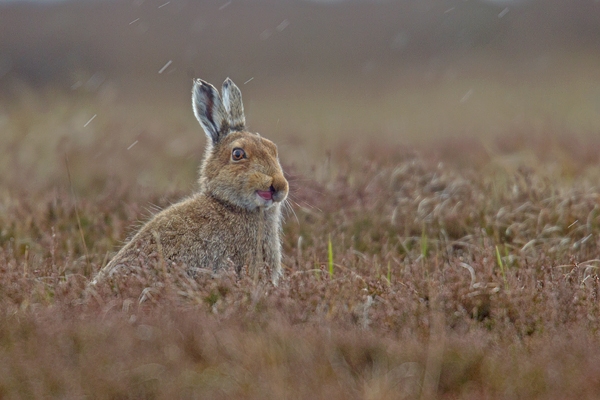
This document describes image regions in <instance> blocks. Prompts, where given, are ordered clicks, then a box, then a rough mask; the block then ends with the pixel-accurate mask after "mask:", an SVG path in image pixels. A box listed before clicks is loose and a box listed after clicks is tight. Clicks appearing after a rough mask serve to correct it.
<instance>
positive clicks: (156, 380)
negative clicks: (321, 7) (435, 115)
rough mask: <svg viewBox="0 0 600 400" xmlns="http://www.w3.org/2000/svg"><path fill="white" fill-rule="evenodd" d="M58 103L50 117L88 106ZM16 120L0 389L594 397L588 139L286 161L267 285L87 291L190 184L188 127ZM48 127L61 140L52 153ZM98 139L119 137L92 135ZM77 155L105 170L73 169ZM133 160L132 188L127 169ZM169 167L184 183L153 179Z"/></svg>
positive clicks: (594, 260)
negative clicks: (169, 130) (126, 243)
mask: <svg viewBox="0 0 600 400" xmlns="http://www.w3.org/2000/svg"><path fill="white" fill-rule="evenodd" d="M57 102H58V103H52V107H53V108H52V109H53V110H55V111H56V110H57V109H60V108H61V107H62V108H64V109H65V111H64V112H65V115H71V116H72V115H73V113H74V111H73V110H79V111H78V112H81V110H85V104H83V105H82V103H80V104H79V106H77V107H76V106H74V105H73V104H72V103H70V102H69V101H68V100H66V99H65V100H63V103H60V98H57ZM57 104H58V105H57ZM61 104H62V105H61ZM21 107H24V106H21ZM69 107H72V109H69ZM69 110H71V111H69ZM17 111H19V112H22V113H23V115H25V116H29V115H31V111H28V110H27V109H25V108H19V107H15V108H13V109H12V111H11V113H10V114H9V116H10V118H9V121H8V122H7V123H6V124H7V125H5V126H7V127H8V128H7V129H5V131H4V135H5V137H6V138H8V139H7V140H8V142H9V143H12V144H11V145H10V146H7V147H6V148H5V150H4V151H3V153H2V156H3V159H4V160H5V161H4V162H5V165H4V166H3V167H2V168H3V171H4V172H5V176H6V177H7V180H6V184H5V186H4V189H3V190H2V193H1V198H0V310H1V314H0V397H2V398H41V397H59V398H81V397H93V398H177V397H179V398H189V397H196V398H330V399H331V398H340V399H341V398H344V399H346V398H367V399H385V398H407V399H409V398H445V399H455V398H461V399H481V398H503V399H504V398H515V399H518V398H527V399H533V398H545V399H548V398H556V399H562V398H574V397H577V398H595V397H596V396H597V393H598V392H599V391H600V379H599V378H598V377H599V376H600V350H599V349H600V347H599V346H598V344H599V342H600V341H599V338H598V329H599V328H600V320H599V315H600V313H599V305H600V303H599V299H598V291H599V289H600V287H599V286H600V281H599V278H598V267H599V266H600V260H599V259H600V255H599V254H598V246H599V244H600V243H599V241H600V216H599V215H600V214H599V204H600V201H599V200H600V199H599V195H598V182H599V178H600V176H599V175H600V169H599V160H598V157H599V156H598V154H600V151H599V150H600V141H599V140H598V139H592V138H588V139H580V140H579V141H577V140H575V139H574V138H573V137H568V136H561V135H560V134H557V133H553V134H546V135H543V136H542V135H531V134H528V133H527V131H528V129H527V127H521V128H519V129H520V130H519V129H515V130H514V132H513V133H512V134H511V135H509V136H505V137H503V138H501V139H500V138H499V139H497V140H491V141H490V140H488V141H485V142H480V141H478V140H471V139H455V140H452V141H446V142H441V143H437V144H429V145H427V146H420V147H415V146H413V147H410V148H407V147H399V146H398V147H396V146H382V145H378V144H375V145H372V146H371V147H370V148H368V149H366V150H365V149H363V150H360V151H359V150H358V149H357V148H356V147H353V146H348V145H340V146H338V147H334V148H332V150H331V151H330V152H329V153H328V156H327V157H326V158H325V159H322V160H320V161H317V162H315V163H309V164H304V165H298V164H296V165H287V166H286V170H287V171H288V173H289V179H290V182H291V185H292V191H291V193H292V194H291V199H292V204H293V209H294V213H293V214H290V215H288V218H287V223H286V224H285V232H284V234H285V238H284V248H285V254H286V256H285V259H284V263H285V265H286V269H285V279H284V280H283V281H282V282H281V285H280V286H279V287H272V286H271V285H269V284H267V283H266V282H262V283H259V284H257V285H255V284H253V281H252V279H250V278H249V277H247V276H246V275H245V274H243V275H242V276H241V277H237V276H235V275H234V274H233V273H231V272H228V271H226V272H224V273H222V274H221V275H220V276H216V277H213V276H209V275H207V276H200V277H198V278H197V279H195V280H191V279H189V278H188V277H187V276H185V275H181V274H179V273H178V272H177V271H170V272H166V271H165V272H163V273H162V274H159V275H160V276H142V277H137V278H136V279H132V280H129V281H123V282H120V283H119V284H118V285H117V286H112V287H99V288H96V289H94V290H89V289H86V285H87V283H88V282H89V280H90V278H91V277H92V276H93V275H94V273H95V272H96V271H97V270H98V269H99V268H100V267H101V266H102V265H103V264H104V263H105V262H106V260H107V257H109V255H110V254H111V253H112V252H113V251H114V250H115V249H116V248H118V246H120V244H121V243H122V240H124V238H125V237H126V236H127V235H128V234H130V233H131V229H132V227H134V226H136V224H138V223H139V221H141V220H144V219H146V218H147V216H148V214H149V213H150V212H152V208H153V207H154V206H156V207H164V206H166V205H168V204H169V203H170V202H171V201H175V200H176V199H178V198H180V197H182V196H184V195H185V194H186V193H187V192H188V190H187V188H188V187H190V186H191V181H192V179H193V174H194V170H195V163H196V162H197V158H198V157H197V154H200V151H201V143H194V144H191V143H192V142H193V141H195V140H196V139H197V137H198V136H197V132H195V133H193V134H192V133H190V132H188V129H191V128H188V127H187V126H186V125H180V126H179V127H177V125H176V124H175V125H172V124H171V125H170V126H171V127H172V126H176V128H175V131H177V132H179V133H178V135H179V134H180V135H181V136H186V135H187V136H191V137H192V138H191V139H189V140H190V143H179V144H178V145H177V146H176V145H174V144H172V143H171V147H169V146H168V145H169V143H170V141H171V137H169V136H160V133H161V131H162V130H163V129H164V127H163V126H161V125H155V124H154V121H146V123H145V124H142V125H136V124H134V123H133V122H132V121H133V119H132V118H133V117H132V116H131V115H124V114H123V115H121V114H120V113H119V111H114V112H113V113H112V114H111V115H110V117H105V116H103V119H102V120H98V121H96V122H99V121H103V122H102V124H101V125H100V128H95V129H96V130H92V131H91V132H92V133H90V131H83V130H81V128H80V125H81V126H82V124H79V123H77V124H76V125H74V126H73V127H71V128H69V127H66V128H65V125H64V123H63V122H61V121H60V115H58V114H57V113H55V112H53V113H47V114H45V116H43V118H42V117H40V118H41V121H44V123H43V124H42V125H36V123H35V122H31V120H30V119H28V118H29V117H19V114H18V112H17ZM77 115H78V114H77ZM165 115H166V113H165ZM52 118H58V122H56V123H55V125H54V127H53V128H52V129H50V132H51V133H48V135H47V136H45V137H38V136H36V135H35V131H32V129H33V128H32V127H36V126H37V128H36V129H38V130H39V131H40V132H42V131H44V129H45V132H49V130H48V129H49V128H48V127H49V124H50V126H52ZM77 118H79V119H81V121H83V123H85V121H84V120H85V119H86V118H87V119H89V118H88V117H87V116H85V117H84V116H83V115H81V116H80V117H77ZM173 119H174V120H176V119H177V118H176V117H173ZM78 121H79V120H78ZM170 122H172V121H169V120H166V121H165V122H164V123H165V126H166V125H167V124H169V123H170ZM19 124H21V125H22V126H25V128H23V129H24V131H26V132H27V133H26V134H23V132H20V131H19V130H18V126H19ZM128 124H130V125H128ZM61 126H62V127H63V128H64V129H65V132H66V133H65V134H66V135H72V136H71V137H72V139H71V140H65V141H64V142H63V144H61V142H60V140H58V139H57V138H60V131H59V130H58V129H59V127H61ZM90 127H91V125H90ZM136 129H137V132H138V133H140V134H141V135H144V138H145V141H144V146H143V151H142V152H141V153H140V154H138V155H137V156H136V155H134V153H131V152H130V153H126V150H123V148H124V146H122V144H123V143H125V144H127V143H132V142H133V140H135V137H136V136H135V132H136ZM132 131H133V133H132ZM94 132H95V133H94ZM105 132H107V133H105ZM115 132H122V133H123V135H124V136H126V137H125V138H122V139H119V140H116V139H115V140H113V141H112V142H110V141H109V142H107V141H106V134H110V135H113V134H114V133H115ZM78 133H82V134H83V133H85V134H87V135H88V136H83V137H82V136H77V134H78ZM11 135H12V136H11ZM103 135H104V136H103ZM127 135H130V136H131V137H129V136H127ZM111 137H114V136H111ZM9 139H10V140H12V142H11V141H10V140H9ZM28 140H30V141H31V142H29V144H28V142H27V141H28ZM76 140H79V142H76ZM181 140H188V139H187V138H185V139H181ZM53 141H55V142H53ZM74 141H75V142H74ZM73 143H75V144H73ZM44 146H46V151H43V148H44ZM61 146H63V147H61ZM65 146H66V147H65ZM69 146H73V147H71V148H70V147H69ZM111 146H112V147H111ZM178 146H179V147H178ZM140 148H142V147H140ZM165 149H167V151H165ZM28 151H30V152H31V153H28ZM94 152H101V153H102V154H105V155H106V157H112V158H110V160H111V162H108V163H107V162H101V161H97V162H96V161H90V160H93V158H92V157H93V154H94ZM37 154H39V155H42V156H44V157H47V158H45V159H44V158H39V157H38V156H37ZM123 154H130V155H131V156H129V157H128V158H125V157H120V155H123ZM102 157H103V156H101V158H102ZM138 157H139V158H138ZM148 158H151V159H152V161H153V162H152V163H151V165H149V166H148V168H149V169H148V170H147V171H146V175H145V176H147V177H150V178H148V179H149V180H146V181H143V180H142V181H141V182H140V175H138V170H136V169H135V168H133V169H128V168H130V165H133V166H137V168H138V169H140V168H141V169H143V166H145V165H148V163H147V162H146V160H147V159H148ZM65 159H68V161H66V160H65ZM144 159H146V160H144ZM7 160H8V161H7ZM284 161H285V158H284ZM65 162H68V164H69V169H70V171H71V173H72V175H73V181H72V183H71V184H70V183H69V181H68V180H67V179H66V166H64V165H65ZM140 165H141V166H142V167H140ZM11 166H13V167H16V169H13V168H11ZM165 166H169V167H168V168H167V169H165ZM173 171H178V172H177V174H179V175H178V176H179V178H178V179H180V180H181V181H178V180H173V181H171V182H170V183H169V182H167V179H168V177H169V176H171V174H173V175H176V174H175V173H174V172H173ZM182 171H188V172H182ZM44 173H47V175H44ZM161 174H164V176H166V178H161V177H160V176H161ZM186 174H187V175H186ZM181 182H183V183H181ZM136 188H137V189H136ZM329 244H331V250H332V256H333V257H332V259H331V261H330V253H329V251H328V247H329ZM150 282H152V284H150Z"/></svg>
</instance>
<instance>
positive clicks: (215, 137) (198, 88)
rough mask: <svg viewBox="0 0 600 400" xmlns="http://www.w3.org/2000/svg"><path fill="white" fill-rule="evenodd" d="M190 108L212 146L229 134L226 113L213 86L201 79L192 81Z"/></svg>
mask: <svg viewBox="0 0 600 400" xmlns="http://www.w3.org/2000/svg"><path fill="white" fill-rule="evenodd" d="M192 107H193V109H194V115H196V119H197V120H198V122H200V125H202V129H204V132H205V133H206V136H208V137H209V139H211V141H212V144H217V143H219V141H220V140H221V139H223V138H224V137H225V136H226V135H227V134H228V133H229V118H228V113H227V110H226V109H225V106H224V105H223V103H222V102H221V97H220V96H219V92H217V89H215V87H214V86H213V85H211V84H210V83H208V82H204V81H203V80H202V79H195V80H194V88H193V89H192Z"/></svg>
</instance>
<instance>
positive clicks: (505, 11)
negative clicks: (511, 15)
mask: <svg viewBox="0 0 600 400" xmlns="http://www.w3.org/2000/svg"><path fill="white" fill-rule="evenodd" d="M509 11H510V9H509V8H508V7H506V8H505V9H504V10H502V11H500V14H498V18H502V17H504V16H505V15H506V14H508V12H509Z"/></svg>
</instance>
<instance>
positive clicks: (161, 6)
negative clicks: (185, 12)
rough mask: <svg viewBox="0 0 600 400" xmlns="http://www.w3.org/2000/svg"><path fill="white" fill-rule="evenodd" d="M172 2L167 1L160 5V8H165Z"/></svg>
mask: <svg viewBox="0 0 600 400" xmlns="http://www.w3.org/2000/svg"><path fill="white" fill-rule="evenodd" d="M169 3H171V2H170V1H167V2H166V3H165V4H163V5H160V6H158V8H163V7H164V6H166V5H167V4H169Z"/></svg>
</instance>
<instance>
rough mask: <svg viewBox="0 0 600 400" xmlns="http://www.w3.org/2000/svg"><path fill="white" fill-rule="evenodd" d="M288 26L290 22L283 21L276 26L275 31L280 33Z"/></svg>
mask: <svg viewBox="0 0 600 400" xmlns="http://www.w3.org/2000/svg"><path fill="white" fill-rule="evenodd" d="M289 24H290V21H288V20H287V19H284V20H283V21H281V23H280V24H279V25H277V28H275V29H277V31H278V32H281V31H282V30H284V29H285V28H287V27H288V25H289Z"/></svg>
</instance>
